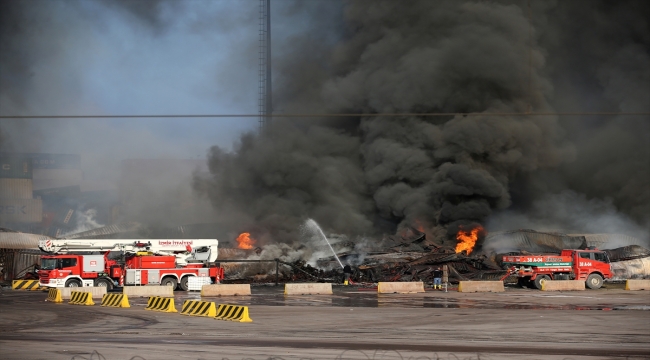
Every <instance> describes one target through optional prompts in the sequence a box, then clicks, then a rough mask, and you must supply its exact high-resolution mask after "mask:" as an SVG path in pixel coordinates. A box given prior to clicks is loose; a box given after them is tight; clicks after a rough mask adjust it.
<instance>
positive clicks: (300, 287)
mask: <svg viewBox="0 0 650 360" xmlns="http://www.w3.org/2000/svg"><path fill="white" fill-rule="evenodd" d="M284 294H285V295H332V284H330V283H302V284H285V285H284Z"/></svg>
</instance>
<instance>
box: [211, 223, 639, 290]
mask: <svg viewBox="0 0 650 360" xmlns="http://www.w3.org/2000/svg"><path fill="white" fill-rule="evenodd" d="M617 236H618V235H612V236H610V238H616V237H617ZM590 239H591V237H589V236H583V235H567V234H563V233H554V232H538V231H534V230H515V231H507V232H495V233H491V234H489V235H488V236H485V237H482V238H480V239H479V241H478V242H477V243H476V246H475V248H474V251H472V252H471V253H470V254H468V253H467V251H461V252H456V249H454V248H451V247H449V246H442V245H440V244H437V243H436V242H435V241H432V240H430V239H427V238H426V235H425V234H424V233H422V232H420V231H418V230H416V229H409V231H408V232H407V233H406V234H405V235H402V236H393V237H388V238H387V239H384V241H383V242H382V244H383V248H381V249H373V250H372V251H368V252H366V253H361V252H358V251H347V252H339V253H337V257H338V259H337V258H336V257H335V256H330V257H323V258H320V259H318V260H317V261H316V264H315V265H314V266H312V265H310V264H308V263H307V262H306V261H305V260H296V261H293V262H286V261H278V275H277V276H278V277H277V280H278V281H279V282H332V283H342V282H343V279H344V274H343V270H342V268H341V266H340V264H339V260H340V262H341V263H342V264H349V265H351V266H352V269H353V273H352V274H351V277H350V279H351V280H352V282H353V283H365V284H368V283H377V282H379V281H423V282H425V283H432V282H433V276H432V273H433V271H434V270H435V269H436V268H437V267H441V268H442V267H443V266H446V267H447V269H448V279H449V282H450V283H452V284H453V283H458V282H459V281H466V280H502V281H504V282H505V283H506V284H515V283H516V282H517V279H516V277H514V276H511V275H509V272H508V270H507V268H506V266H504V265H503V264H502V263H501V259H502V258H503V256H506V255H515V254H533V253H537V254H539V253H545V254H559V253H560V252H561V250H562V249H586V248H588V247H600V248H606V247H607V246H608V244H607V236H605V235H600V236H599V238H598V239H600V240H599V242H598V243H596V242H594V241H591V240H590ZM603 239H604V240H603ZM635 241H638V240H635ZM504 244H507V245H504ZM254 252H255V251H254V250H239V249H223V255H224V256H226V257H237V258H243V257H245V256H246V254H251V255H252V254H253V253H254ZM606 252H607V254H608V256H609V258H610V260H611V261H612V268H613V269H614V272H615V273H617V274H618V276H617V277H615V280H617V279H618V280H620V279H624V278H642V277H647V276H650V273H648V271H647V269H646V268H647V267H648V266H646V265H644V264H645V263H646V262H649V261H650V250H648V249H646V248H644V247H643V246H640V245H628V246H624V247H618V248H614V249H607V250H606ZM257 253H258V254H259V249H258V251H257ZM220 256H221V253H220ZM222 266H225V267H226V274H229V275H227V276H226V281H228V282H252V283H269V282H273V281H275V280H276V277H275V276H276V275H275V266H276V265H275V264H250V263H247V264H242V263H226V264H222ZM251 274H253V275H251Z"/></svg>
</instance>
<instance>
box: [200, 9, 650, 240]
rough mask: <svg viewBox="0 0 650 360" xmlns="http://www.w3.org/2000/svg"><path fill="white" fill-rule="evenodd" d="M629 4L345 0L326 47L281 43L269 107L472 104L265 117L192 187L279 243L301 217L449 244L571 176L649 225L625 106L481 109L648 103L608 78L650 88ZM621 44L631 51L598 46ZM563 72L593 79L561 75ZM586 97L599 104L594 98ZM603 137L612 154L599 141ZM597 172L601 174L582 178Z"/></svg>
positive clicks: (644, 42) (634, 123) (641, 30)
mask: <svg viewBox="0 0 650 360" xmlns="http://www.w3.org/2000/svg"><path fill="white" fill-rule="evenodd" d="M629 4H632V5H633V7H634V8H636V14H630V13H629V11H628V10H627V9H626V6H627V5H629ZM629 4H628V3H625V2H623V3H617V4H613V3H611V2H610V3H607V2H600V3H598V4H595V3H594V2H580V1H574V2H556V3H549V2H544V3H543V4H541V3H538V2H535V1H532V4H531V6H530V8H528V6H527V3H526V2H512V1H505V2H483V1H480V2H478V1H477V2H474V1H466V2H459V1H447V2H441V1H436V2H432V1H417V2H410V3H409V5H408V6H404V4H402V3H400V2H396V1H359V0H356V1H349V2H345V3H344V7H343V15H342V16H343V19H344V22H345V26H346V27H345V31H344V33H343V34H342V35H341V38H340V40H339V41H338V42H337V43H336V44H334V45H333V46H329V44H328V43H326V42H318V41H315V42H311V43H310V44H311V45H310V47H309V51H302V49H301V47H300V46H302V45H303V44H304V43H305V41H300V40H303V39H298V41H295V39H292V41H293V42H294V43H295V44H297V45H296V47H295V51H293V52H290V55H287V56H284V57H281V58H279V59H277V60H275V63H276V64H278V62H279V65H277V70H279V72H280V73H279V74H277V73H276V75H274V76H276V77H278V78H279V79H281V80H280V81H279V85H277V86H276V89H275V100H276V105H275V109H276V110H277V109H281V111H282V112H296V113H298V112H320V111H328V112H361V113H424V112H472V113H478V114H479V115H477V116H455V117H446V118H427V117H418V116H410V117H374V118H373V117H370V118H360V119H359V118H357V119H344V120H338V121H333V120H326V119H323V120H321V121H311V120H294V121H289V120H286V121H279V120H276V121H275V128H274V129H273V131H272V134H271V135H270V136H268V137H260V136H257V135H253V134H248V135H246V136H244V137H243V138H242V139H241V141H240V144H239V146H238V147H237V149H236V150H235V151H234V152H232V153H226V152H224V151H222V150H220V149H219V148H216V147H215V148H213V149H212V151H211V156H210V168H211V171H212V173H213V175H214V176H213V177H212V178H211V179H203V180H199V179H197V181H196V187H197V188H198V189H200V190H202V191H205V192H206V193H207V194H209V195H210V197H211V199H212V202H213V204H214V205H215V207H217V208H218V209H220V210H221V212H222V213H223V214H224V216H228V217H230V218H231V219H232V223H233V225H234V226H235V227H239V228H240V229H242V230H244V229H247V228H256V229H257V230H258V231H259V232H260V233H262V234H266V235H271V236H272V238H273V239H274V240H275V241H292V240H295V239H296V236H297V235H295V233H296V229H297V224H298V223H299V222H301V221H302V220H304V218H306V217H313V218H315V219H316V220H317V221H318V222H319V223H320V224H321V225H322V226H323V227H325V228H327V229H328V230H329V231H332V232H345V233H349V234H357V235H363V234H377V233H382V232H383V233H386V232H394V231H399V229H400V228H402V227H404V226H415V227H422V228H423V229H424V230H425V231H426V232H427V234H428V235H429V236H430V237H432V238H435V239H437V240H438V241H443V242H444V241H445V240H450V239H452V238H453V237H452V235H453V234H455V233H456V231H457V230H458V227H459V226H460V225H467V224H472V223H485V221H486V219H487V218H488V217H489V216H490V215H491V214H493V213H494V212H495V211H501V210H505V209H519V211H522V212H525V211H526V209H527V208H529V207H530V206H532V204H533V203H535V201H536V200H537V199H540V198H543V197H544V196H545V195H546V194H549V193H554V192H558V191H561V190H565V189H567V188H569V189H573V190H575V191H579V192H585V193H586V194H587V195H588V196H590V197H597V198H598V197H614V199H615V205H617V206H619V210H620V211H623V212H624V213H626V214H629V215H632V216H635V214H636V219H637V221H639V222H644V221H647V218H648V211H646V210H645V209H644V208H643V207H644V206H647V204H648V201H643V200H642V199H644V198H646V197H647V196H648V194H649V193H650V192H649V191H648V186H647V181H645V182H644V181H638V180H639V179H640V177H639V176H640V174H644V173H647V172H648V160H649V159H650V156H649V154H648V139H649V138H648V137H649V135H650V134H649V133H648V131H647V130H648V128H647V126H646V125H643V123H642V122H640V121H638V120H637V119H632V120H631V121H630V122H629V123H628V124H630V126H629V128H627V129H626V128H623V127H621V126H620V125H619V124H621V122H624V121H629V120H630V118H629V117H621V118H620V119H612V118H598V119H595V120H594V119H593V118H589V117H584V118H581V117H580V118H576V117H573V118H566V119H565V118H559V117H557V116H501V115H499V116H493V115H490V114H492V113H524V112H527V111H531V112H555V111H558V110H562V111H614V112H616V111H648V110H647V106H648V105H647V104H648V103H647V101H646V102H645V103H643V102H640V103H639V104H643V105H641V107H640V108H638V107H637V108H635V107H630V106H626V104H627V103H628V102H631V103H637V102H636V100H638V99H641V97H639V96H636V95H634V96H622V95H621V93H620V92H619V91H618V90H619V89H615V88H614V87H615V86H621V87H622V88H625V86H626V84H625V83H624V82H621V81H620V79H621V78H629V79H630V80H634V81H633V82H634V83H633V84H631V85H632V86H634V87H635V88H637V89H639V90H640V89H646V94H647V88H648V86H647V85H648V77H647V73H648V66H647V64H648V52H647V51H646V52H643V51H638V50H642V49H645V50H647V49H648V43H649V41H648V38H647V33H648V32H647V31H646V30H647V22H646V21H645V20H643V19H644V16H643V14H645V15H647V14H648V6H647V5H645V4H643V3H642V2H629ZM306 6H309V5H306ZM612 12H613V13H615V14H617V16H614V18H609V14H611V13H612ZM558 15H561V16H558ZM529 16H530V17H529ZM576 18H578V19H577V20H576ZM531 20H532V21H531ZM622 20H625V21H623V22H621V21H622ZM333 23H337V22H336V21H333ZM581 23H582V24H584V25H589V26H581V25H580V24H581ZM592 27H597V28H598V29H597V30H596V31H595V34H596V36H593V37H590V34H592V32H591V31H592V30H591V28H592ZM328 30H329V29H327V28H322V27H319V28H314V29H312V31H311V32H308V33H307V34H306V35H305V37H304V39H321V38H323V37H324V35H323V34H324V33H327V31H328ZM571 30H577V32H572V31H571ZM565 31H566V32H565ZM605 33H608V36H604V35H605ZM576 34H577V38H573V37H574V36H576ZM587 40H588V41H587ZM577 43H581V44H582V45H581V46H577V45H578V44H577ZM603 45H608V46H609V47H604V46H603ZM617 49H620V50H624V49H627V52H626V51H623V52H621V53H616V55H612V54H610V55H611V56H605V53H611V52H612V51H614V52H615V50H617ZM635 49H636V51H635ZM626 54H627V55H626ZM593 55H600V56H593ZM615 59H616V60H615ZM630 63H634V66H632V67H627V66H624V65H623V64H630ZM644 65H645V67H644ZM566 77H569V78H570V79H583V80H584V79H588V82H587V85H584V86H581V85H575V86H570V85H571V84H572V81H571V80H567V79H566ZM581 83H585V82H584V81H583V82H581ZM276 84H278V82H276ZM590 85H597V86H593V87H592V86H590ZM644 85H646V86H645V87H644ZM621 90H622V89H621ZM575 91H577V92H578V93H579V94H574V92H575ZM630 92H631V91H629V90H628V91H627V92H626V93H630ZM594 94H595V95H594ZM567 99H569V100H567ZM594 99H595V100H596V101H600V100H601V99H607V102H606V103H605V104H604V105H601V106H600V107H598V108H593V101H594ZM569 106H571V107H570V108H569ZM643 120H644V121H645V120H647V117H645V118H644V119H643ZM612 128H618V129H619V130H620V131H621V133H620V134H616V133H611V131H610V130H611V129H612ZM583 133H586V134H583ZM608 135H611V137H608ZM599 138H600V139H599ZM603 141H604V142H605V143H606V144H607V145H606V147H605V148H606V149H608V148H609V151H608V150H598V144H600V145H602V143H603ZM625 143H627V145H625V146H622V145H624V144H625ZM594 147H595V148H594ZM634 147H639V151H637V152H634V151H631V150H632V148H634ZM611 150H616V151H611ZM603 151H607V153H608V156H606V157H605V160H606V161H602V160H603V158H602V157H600V156H599V152H603ZM642 161H645V164H641V162H642ZM612 162H618V163H619V164H616V165H614V164H612ZM628 163H629V165H628ZM632 164H636V165H632ZM628 167H630V168H628ZM635 167H636V170H634V169H633V168H635ZM596 168H597V169H596ZM595 170H597V171H596V173H601V174H602V175H601V177H602V178H603V181H604V183H601V184H599V185H595V184H594V182H593V181H591V180H590V179H591V177H592V176H593V175H594V171H595ZM645 178H646V179H647V178H648V177H645ZM625 179H627V180H625ZM585 180H586V181H585ZM626 187H629V189H627V190H624V191H620V189H621V188H626ZM634 193H636V195H634ZM515 226H516V225H515Z"/></svg>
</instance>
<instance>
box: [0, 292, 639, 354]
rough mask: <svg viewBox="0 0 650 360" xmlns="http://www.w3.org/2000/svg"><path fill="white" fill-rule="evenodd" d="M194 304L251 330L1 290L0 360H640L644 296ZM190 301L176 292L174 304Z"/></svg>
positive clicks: (433, 295) (372, 296) (136, 305)
mask: <svg viewBox="0 0 650 360" xmlns="http://www.w3.org/2000/svg"><path fill="white" fill-rule="evenodd" d="M252 293H253V295H251V296H234V297H220V298H205V299H204V300H207V301H214V302H215V303H217V304H235V305H244V306H248V307H249V314H250V317H251V318H252V320H253V322H252V323H237V322H230V321H222V320H215V319H212V318H204V317H190V316H184V315H180V314H178V313H163V312H154V311H148V310H144V308H145V306H146V302H147V299H146V298H137V299H136V298H132V299H129V300H130V304H131V308H126V309H122V308H107V307H100V306H99V300H96V301H95V302H96V303H97V305H95V306H79V305H70V304H67V303H63V304H54V303H50V302H46V301H45V298H46V297H47V293H44V292H40V291H33V292H28V291H13V290H10V289H6V288H3V289H2V290H0V359H48V360H50V359H66V360H68V359H75V360H82V359H93V360H104V359H105V360H114V359H134V360H135V359H146V360H151V359H229V360H235V359H242V360H244V359H246V360H248V359H273V360H283V359H286V360H289V359H296V360H299V359H373V360H374V359H382V360H392V359H400V360H402V359H413V360H416V359H417V360H426V359H567V360H568V359H576V360H577V359H650V291H625V290H623V287H622V286H621V284H606V286H605V288H603V289H600V290H586V291H577V292H541V291H538V290H531V289H519V288H507V289H506V292H504V293H458V292H456V291H450V292H444V291H433V290H428V291H427V292H426V293H424V294H402V295H399V294H386V295H384V294H377V293H376V290H375V289H372V288H368V287H358V286H349V287H343V286H335V287H334V294H333V295H313V296H284V295H283V288H282V287H275V286H254V287H253V288H252ZM199 298H200V296H199V295H198V293H194V292H176V293H175V303H176V308H177V309H179V310H180V309H181V307H182V303H183V301H184V300H187V299H199Z"/></svg>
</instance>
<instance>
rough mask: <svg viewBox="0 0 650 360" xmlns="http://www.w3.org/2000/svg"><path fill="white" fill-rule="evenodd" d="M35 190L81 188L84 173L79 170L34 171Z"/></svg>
mask: <svg viewBox="0 0 650 360" xmlns="http://www.w3.org/2000/svg"><path fill="white" fill-rule="evenodd" d="M33 179H34V182H33V186H34V190H43V189H53V188H61V187H69V186H79V185H81V182H82V181H83V172H82V171H81V170H79V169H34V172H33Z"/></svg>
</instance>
